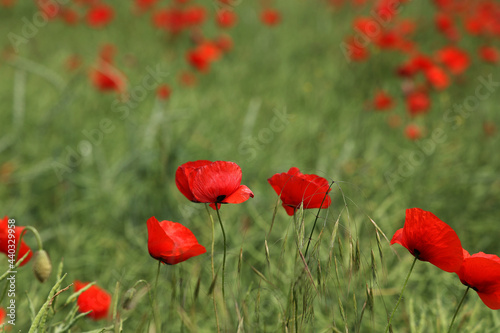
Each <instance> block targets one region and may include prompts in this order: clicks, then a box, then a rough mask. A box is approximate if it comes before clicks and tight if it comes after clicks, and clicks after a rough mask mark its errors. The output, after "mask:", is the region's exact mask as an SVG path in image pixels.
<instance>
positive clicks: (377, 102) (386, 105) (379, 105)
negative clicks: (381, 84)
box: [373, 90, 394, 111]
mask: <svg viewBox="0 0 500 333" xmlns="http://www.w3.org/2000/svg"><path fill="white" fill-rule="evenodd" d="M393 106H394V101H393V99H392V97H391V96H390V95H389V94H387V93H386V92H385V91H383V90H379V91H378V92H377V94H376V95H375V98H374V100H373V107H374V108H375V110H378V111H385V110H389V109H391V108H392V107H393Z"/></svg>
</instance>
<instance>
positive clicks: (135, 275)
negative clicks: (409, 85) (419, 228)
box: [0, 0, 500, 333]
mask: <svg viewBox="0 0 500 333" xmlns="http://www.w3.org/2000/svg"><path fill="white" fill-rule="evenodd" d="M108 3H109V4H111V5H113V7H114V8H115V11H116V13H115V14H116V17H115V19H114V20H113V22H112V24H110V25H109V26H108V27H106V28H103V29H91V28H89V27H87V26H85V25H84V24H79V25H76V26H71V27H68V26H67V25H65V24H64V23H62V22H60V21H54V22H50V23H49V24H47V25H44V26H43V27H41V28H38V29H37V31H36V33H34V35H33V37H30V38H27V41H26V43H21V44H18V49H17V52H12V50H11V42H12V40H11V39H9V37H8V36H9V33H12V32H13V33H15V34H17V35H21V34H22V31H23V29H25V27H24V25H25V24H26V20H23V18H25V19H27V20H28V21H29V20H31V18H32V17H33V15H34V13H35V12H36V8H35V6H34V5H33V4H32V3H31V2H30V1H26V2H24V1H23V2H21V1H19V2H18V3H17V5H15V6H14V7H12V8H2V7H0V22H2V24H1V25H0V36H2V44H1V45H0V46H1V47H2V49H3V51H2V53H3V54H2V56H1V60H0V77H1V80H0V98H1V100H2V102H3V107H2V108H1V109H2V111H1V112H0V133H1V134H0V170H1V177H0V202H1V206H0V208H1V209H0V217H3V216H9V217H10V218H15V219H16V223H17V225H19V226H28V225H29V226H33V227H35V228H36V229H37V230H38V231H39V232H40V235H41V237H42V239H43V245H44V249H45V250H46V251H47V252H48V253H49V255H50V258H51V261H52V264H53V266H54V271H53V272H52V275H51V277H50V278H49V280H48V281H47V282H45V283H44V284H41V283H38V281H36V279H35V278H34V275H33V273H32V271H31V263H28V264H27V265H26V266H23V267H21V268H19V269H18V271H17V275H16V325H15V326H14V327H12V328H11V329H10V332H18V331H20V332H28V331H29V328H30V326H31V323H32V321H33V319H34V316H35V315H36V313H38V311H39V309H40V308H41V307H42V305H43V304H44V302H45V301H46V299H47V295H48V293H49V291H50V289H51V288H52V287H53V286H54V284H55V283H56V281H57V277H56V275H57V268H58V266H59V265H60V263H63V267H62V272H63V273H67V276H66V278H65V279H64V280H63V282H62V284H61V288H64V287H66V286H68V285H70V284H71V283H72V282H73V281H75V280H80V281H96V282H97V284H98V285H99V286H100V287H102V288H103V289H105V290H107V291H108V292H109V293H111V294H113V297H114V302H116V310H115V312H117V313H118V314H116V315H115V316H114V318H113V319H111V317H113V310H110V319H109V320H101V321H92V320H90V319H89V318H81V319H80V320H78V321H77V322H76V323H75V325H74V326H73V327H72V328H71V329H70V330H69V331H70V332H89V331H92V332H119V331H120V330H122V331H123V332H154V327H155V324H154V317H153V310H152V306H151V304H150V300H149V297H148V295H147V294H146V295H145V296H143V297H142V298H139V299H137V304H136V305H135V306H134V307H133V308H132V309H124V308H123V301H124V300H125V298H126V295H125V294H126V292H127V290H129V289H130V288H132V287H134V286H135V288H136V290H137V292H138V293H141V292H145V289H143V288H144V287H145V286H146V285H148V284H150V285H154V281H155V278H156V273H157V266H158V263H157V261H156V260H154V259H153V258H151V256H150V255H149V253H148V242H147V240H148V234H147V228H146V221H147V220H148V219H149V218H150V217H151V216H156V218H157V219H158V220H160V221H161V220H170V221H176V222H180V223H182V224H184V225H185V226H187V227H188V228H190V229H191V230H192V231H193V233H194V234H195V235H196V237H197V239H198V241H199V242H200V243H201V244H202V245H204V246H205V247H206V248H207V253H206V254H204V255H201V256H198V257H194V258H192V259H190V260H187V261H186V262H183V263H180V264H178V265H173V266H167V265H165V266H162V267H161V271H160V276H159V282H158V289H157V291H156V292H157V295H158V296H157V298H158V311H159V320H160V321H161V326H162V330H161V331H162V332H217V324H216V320H215V315H214V305H213V296H214V295H215V301H216V304H217V308H218V317H219V322H220V323H219V325H220V330H221V331H223V332H280V331H282V332H384V329H385V326H386V324H387V317H388V315H390V313H391V311H392V309H393V307H394V305H395V303H396V301H397V299H398V296H399V292H400V290H401V287H402V285H403V283H404V279H405V277H406V274H407V272H408V270H409V268H410V266H411V263H412V260H413V257H412V256H411V255H410V254H409V253H408V251H406V249H404V248H403V247H401V246H399V245H394V246H390V244H389V241H388V240H390V239H391V237H392V235H393V234H394V232H395V231H396V230H397V229H399V228H402V226H403V223H404V220H405V209H407V208H412V207H419V208H422V209H424V210H427V211H431V212H433V213H434V214H436V215H437V216H438V217H439V218H440V219H441V220H443V221H444V222H446V223H447V224H449V225H450V226H451V227H452V228H453V229H454V230H455V231H456V232H457V234H458V236H459V237H460V240H461V242H462V246H463V247H464V248H465V249H467V250H468V251H469V252H470V253H471V254H472V253H476V252H479V251H483V252H485V253H491V254H497V255H498V254H500V244H499V242H498V239H499V236H500V232H499V230H500V228H499V217H500V204H499V203H500V176H499V172H500V155H499V154H498V150H497V149H498V147H499V145H500V136H499V135H498V133H496V134H493V135H486V134H485V132H484V130H483V124H484V123H485V122H488V123H492V124H500V113H499V112H498V111H499V105H500V89H499V88H498V87H495V86H493V87H492V88H491V89H492V90H491V93H490V94H489V96H488V97H487V98H485V99H483V100H481V101H480V103H478V104H477V106H476V107H474V108H473V111H472V112H470V113H468V114H467V116H463V115H462V116H460V114H458V113H454V112H451V113H449V112H448V111H449V110H453V107H454V105H456V104H459V105H460V104H463V103H464V101H465V100H466V99H467V97H468V96H474V94H475V90H476V88H477V87H478V85H480V84H481V82H482V81H481V80H487V79H488V77H489V76H491V78H492V80H493V81H494V82H499V81H500V70H499V67H498V65H496V66H495V65H491V64H486V63H483V62H481V61H479V60H478V58H477V56H476V53H475V50H476V48H477V47H478V46H479V45H481V41H479V40H477V39H474V38H465V37H464V38H463V39H462V40H460V41H459V45H460V46H461V47H462V48H463V49H465V50H470V54H471V58H472V63H471V66H470V68H468V70H467V71H466V72H465V73H464V74H463V75H462V76H461V77H460V78H457V79H456V82H454V83H453V84H452V85H451V86H450V87H449V88H447V89H446V90H444V91H441V92H432V93H431V99H432V107H431V109H430V111H429V113H428V114H426V115H423V116H419V117H416V118H414V119H411V118H410V117H409V116H408V114H407V112H406V110H405V104H404V100H403V98H402V97H401V92H400V90H401V88H400V86H401V79H400V78H398V77H397V76H396V74H395V67H397V65H398V64H400V63H401V62H403V61H404V59H406V56H405V55H403V54H401V53H398V52H391V51H389V52H387V51H377V50H375V51H373V52H372V55H371V58H370V59H368V60H367V61H365V62H349V61H348V60H347V59H346V58H345V56H344V54H343V52H342V49H341V47H340V45H341V43H342V41H343V40H344V38H345V36H346V35H348V34H350V33H352V21H353V19H354V18H355V17H358V16H360V15H365V16H366V15H369V8H353V7H351V6H348V5H346V6H343V7H341V8H337V9H335V10H334V9H332V8H331V7H329V5H328V4H327V3H326V2H324V1H319V0H318V1H317V0H314V1H301V0H293V1H280V2H275V3H274V7H276V8H277V9H279V11H280V12H281V15H282V22H280V24H278V25H277V26H274V27H268V26H265V25H263V24H262V23H261V22H260V21H259V12H260V8H261V6H260V5H259V4H258V3H256V2H255V3H254V2H253V1H241V2H240V3H238V5H237V6H235V7H234V10H235V11H236V12H237V14H238V24H237V25H236V26H235V27H233V28H232V29H231V30H229V32H228V33H229V34H230V35H231V37H232V39H233V42H234V48H233V49H232V50H231V51H230V52H228V53H227V54H224V55H223V57H222V59H220V60H218V61H217V62H215V63H214V64H213V65H212V67H211V69H210V72H208V73H206V74H196V75H197V81H198V82H197V84H196V85H194V86H192V87H186V86H184V85H182V84H181V83H179V75H180V73H182V72H183V71H186V70H190V71H192V70H191V69H190V68H189V64H187V63H186V61H185V57H184V55H185V52H186V50H187V49H188V48H190V47H191V46H192V42H191V41H190V38H189V33H188V32H185V33H182V34H180V35H179V36H177V37H174V38H172V37H169V35H168V34H167V33H165V32H160V31H158V30H156V29H155V28H153V27H152V25H151V23H150V15H141V16H134V15H132V14H131V13H130V11H131V9H130V8H131V5H129V4H128V2H127V4H126V5H124V4H121V2H120V3H118V1H116V2H112V1H109V2H108ZM164 3H167V2H164ZM214 3H215V2H210V1H205V2H202V1H200V2H199V4H202V5H204V6H205V7H206V9H207V11H208V13H209V14H208V15H212V16H213V11H214V10H215V5H214ZM120 5H122V6H120ZM434 12H435V8H434V5H433V4H432V3H431V2H430V1H421V2H420V1H413V2H408V3H407V4H405V5H404V8H403V10H402V11H401V16H403V17H408V18H412V19H414V20H415V21H416V22H417V24H418V26H419V28H418V29H419V30H418V33H415V35H414V40H415V41H416V42H417V43H419V45H420V49H421V50H423V51H424V52H430V53H432V52H433V50H435V49H437V48H439V47H440V46H444V45H447V43H448V42H447V41H446V39H445V38H444V37H443V36H441V35H439V34H438V33H436V31H435V28H434V27H433V25H432V15H433V13H434ZM209 21H210V20H209ZM203 32H204V34H205V35H206V36H208V37H213V36H215V35H217V33H218V28H217V27H216V26H215V25H214V24H213V22H212V21H210V22H209V23H207V24H206V25H205V26H204V28H203ZM10 36H12V35H10ZM495 42H496V43H497V44H496V45H498V40H496V41H495ZM106 43H112V44H114V45H115V46H116V49H117V52H116V56H115V62H116V66H117V68H119V69H120V70H121V71H123V73H125V75H126V76H127V79H128V88H129V89H130V91H133V89H135V88H137V87H141V86H142V84H143V80H144V79H145V78H146V77H148V75H151V72H155V71H156V73H158V72H159V73H160V74H157V75H159V77H161V80H162V81H163V82H164V83H166V84H168V85H169V86H170V87H171V88H172V94H171V96H170V98H169V99H168V100H166V101H160V100H159V99H157V97H156V92H155V90H156V89H152V90H146V95H145V96H144V98H142V97H141V98H134V97H132V98H131V99H130V100H129V102H130V104H126V102H123V101H121V100H120V98H119V97H118V96H117V94H115V93H102V92H100V91H98V90H96V89H95V88H94V87H93V86H92V85H91V83H90V81H89V76H88V70H89V68H91V66H92V65H93V64H94V62H95V60H96V58H97V56H98V53H99V50H100V48H101V46H102V45H104V44H106ZM74 54H77V55H79V56H80V57H81V58H82V61H83V64H82V66H81V67H80V68H79V69H78V70H76V71H69V70H68V69H67V68H66V60H67V59H68V57H70V56H72V55H74ZM378 88H383V89H385V90H387V91H389V92H391V93H392V94H393V96H395V99H396V105H395V107H394V108H393V109H392V110H390V111H389V112H373V111H372V110H370V108H369V107H367V101H369V100H371V99H372V98H373V94H374V92H375V91H376V90H377V89H378ZM120 107H121V108H120ZM394 114H397V115H399V116H400V117H401V119H402V125H401V126H400V127H397V128H392V127H391V126H389V124H388V117H390V116H391V115H394ZM410 122H413V123H416V124H418V125H420V126H421V127H422V128H425V130H424V135H423V137H422V139H420V140H416V141H411V140H408V139H407V138H406V137H405V135H404V126H405V125H406V124H408V123H410ZM433 133H434V134H433ZM495 152H496V153H495ZM200 159H207V160H211V161H217V160H224V161H233V162H236V163H237V164H238V165H239V166H240V167H241V169H242V171H243V180H242V184H245V185H247V186H248V187H249V188H250V189H251V190H252V191H253V193H254V194H255V197H254V198H253V199H250V200H249V201H247V202H245V203H242V204H238V205H223V206H222V209H221V211H220V212H221V217H222V221H223V222H224V227H225V231H226V234H227V240H228V243H227V263H226V271H225V294H226V295H225V300H223V298H222V294H221V276H220V275H221V274H222V271H221V270H220V267H221V265H222V255H223V242H222V234H221V232H220V228H219V227H218V225H217V224H216V225H215V226H216V228H215V269H216V271H217V273H218V279H217V281H216V283H215V285H214V286H212V287H211V284H212V272H211V264H210V260H211V258H210V252H211V249H210V248H211V241H212V225H211V222H210V218H209V216H208V215H207V210H206V209H205V205H204V204H201V203H192V202H190V201H188V200H187V199H186V198H185V197H184V196H183V195H182V194H181V193H180V192H179V190H178V189H177V187H176V185H175V171H176V169H177V167H178V166H179V165H181V164H183V163H185V162H187V161H195V160H200ZM292 166H295V167H298V168H299V169H300V170H301V172H303V173H310V174H317V175H319V176H322V177H325V178H326V179H327V180H328V181H335V183H334V185H333V187H332V191H331V197H332V204H331V206H330V207H329V208H328V209H325V210H321V211H320V212H319V219H318V224H317V227H316V229H315V231H314V233H313V241H312V243H311V245H313V246H314V248H313V249H314V251H311V252H310V254H309V257H308V258H307V262H308V268H309V269H308V270H307V269H305V268H304V261H303V260H302V259H301V258H300V256H299V255H298V254H297V244H296V242H295V240H296V237H297V238H298V239H302V240H303V239H305V238H307V237H308V235H309V233H310V231H311V229H312V225H313V223H314V221H315V216H316V214H317V213H318V210H317V209H311V210H304V211H300V212H298V214H297V216H296V219H294V217H290V216H288V215H286V213H285V211H284V210H283V208H282V207H281V204H280V202H279V198H278V196H277V195H276V193H275V192H274V191H273V189H272V188H271V186H269V184H268V183H267V179H268V178H269V177H271V176H272V175H274V174H275V173H281V172H286V171H288V169H289V168H290V167H292ZM275 208H276V210H275ZM209 211H210V214H211V216H212V217H213V218H214V219H215V221H216V223H217V215H216V214H215V211H213V210H211V209H210V210H209ZM1 214H3V215H1ZM301 221H302V222H304V226H303V228H304V229H301V228H300V227H297V226H298V225H300V223H301ZM271 225H272V229H271ZM375 226H378V227H379V228H380V229H379V230H380V231H379V232H377V229H376V227H375ZM296 235H297V236H296ZM304 237H305V238H304ZM25 240H26V242H27V243H28V244H29V245H30V246H31V247H32V248H33V249H36V240H35V238H34V237H33V234H31V233H30V232H28V233H27V234H26V236H25ZM266 244H267V248H268V251H266ZM303 245H304V244H302V245H301V246H303ZM302 251H303V248H302ZM7 267H8V261H7V258H6V257H5V259H4V256H3V255H2V256H0V269H1V270H2V272H3V271H7V270H8V268H7ZM139 280H144V281H145V283H139V284H138V285H136V282H137V281H139ZM4 283H5V281H2V288H3V286H4ZM367 290H368V292H367ZM464 291H465V286H463V285H462V284H461V283H460V281H459V279H458V277H457V276H456V275H455V274H450V273H446V272H443V271H441V270H440V269H438V268H437V267H435V266H433V265H431V264H429V263H426V262H417V264H416V266H415V269H414V271H413V273H412V275H411V277H410V280H409V284H408V287H407V289H406V291H405V295H404V298H403V300H402V303H401V304H400V305H399V308H398V310H397V312H396V314H395V317H394V319H393V322H392V324H393V331H394V332H425V333H431V332H447V330H448V326H449V324H450V322H451V318H452V316H453V314H454V312H455V309H456V307H457V305H458V303H459V301H460V299H461V297H462V295H463V293H464ZM72 293H73V289H72V287H70V289H69V290H68V291H65V292H63V293H61V294H60V295H59V296H58V297H57V298H56V300H55V302H54V305H53V306H52V309H53V310H49V311H48V312H47V313H48V319H47V331H49V332H59V331H58V330H57V329H56V327H58V326H59V327H62V326H64V325H62V326H61V323H64V322H67V321H65V320H66V319H65V318H66V316H68V314H70V311H71V309H72V308H75V306H76V305H75V302H74V301H73V302H71V303H70V304H69V305H67V306H64V302H65V301H66V299H67V298H68V297H69V296H70V295H71V294H72ZM367 293H368V294H370V293H371V295H372V296H370V297H367ZM8 302H9V301H8V297H7V296H4V297H3V299H2V303H0V306H1V307H3V308H6V307H7V305H8ZM8 326H9V325H7V326H6V327H8ZM454 328H455V329H454V332H481V333H484V332H498V331H499V329H500V314H499V312H498V311H494V310H491V309H489V308H488V307H486V306H485V305H484V304H483V302H482V301H481V300H480V299H479V297H478V295H477V294H476V293H475V292H472V291H471V292H470V293H469V294H468V296H467V299H466V300H465V303H464V304H463V307H462V309H461V310H460V312H459V314H458V317H457V320H456V322H455V326H454ZM102 329H104V330H102ZM30 332H31V331H30ZM39 332H41V331H39Z"/></svg>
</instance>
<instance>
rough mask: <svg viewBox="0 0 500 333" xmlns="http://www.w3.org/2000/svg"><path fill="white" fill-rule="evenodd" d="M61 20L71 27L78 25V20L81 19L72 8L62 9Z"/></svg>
mask: <svg viewBox="0 0 500 333" xmlns="http://www.w3.org/2000/svg"><path fill="white" fill-rule="evenodd" d="M61 18H62V19H63V21H64V22H66V24H69V25H75V24H77V23H78V20H79V19H80V17H79V15H78V12H76V11H75V10H73V9H71V8H65V9H61Z"/></svg>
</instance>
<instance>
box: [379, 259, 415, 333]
mask: <svg viewBox="0 0 500 333" xmlns="http://www.w3.org/2000/svg"><path fill="white" fill-rule="evenodd" d="M417 259H418V258H417V257H415V259H413V263H412V264H411V267H410V271H409V272H408V275H407V276H406V280H405V283H404V285H403V289H401V293H400V294H399V299H398V302H397V303H396V306H395V307H394V309H393V310H392V313H391V317H390V318H389V322H388V323H387V326H386V327H385V333H387V332H389V328H390V327H391V321H392V317H393V316H394V313H395V312H396V309H397V308H398V306H399V303H400V302H401V299H402V298H403V293H404V292H405V288H406V285H407V284H408V280H409V279H410V275H411V272H412V271H413V267H415V263H416V262H417Z"/></svg>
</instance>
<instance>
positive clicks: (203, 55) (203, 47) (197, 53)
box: [186, 41, 221, 72]
mask: <svg viewBox="0 0 500 333" xmlns="http://www.w3.org/2000/svg"><path fill="white" fill-rule="evenodd" d="M220 54H221V51H220V49H219V48H218V47H217V45H216V44H215V43H212V42H208V41H207V42H203V43H202V44H200V45H198V46H197V47H196V48H195V49H194V50H191V51H189V52H188V54H187V56H186V58H187V60H188V62H189V63H190V64H191V65H192V66H193V67H195V68H196V69H198V70H199V71H200V72H208V70H209V69H210V64H211V63H212V62H213V61H215V60H217V59H219V58H220Z"/></svg>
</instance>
